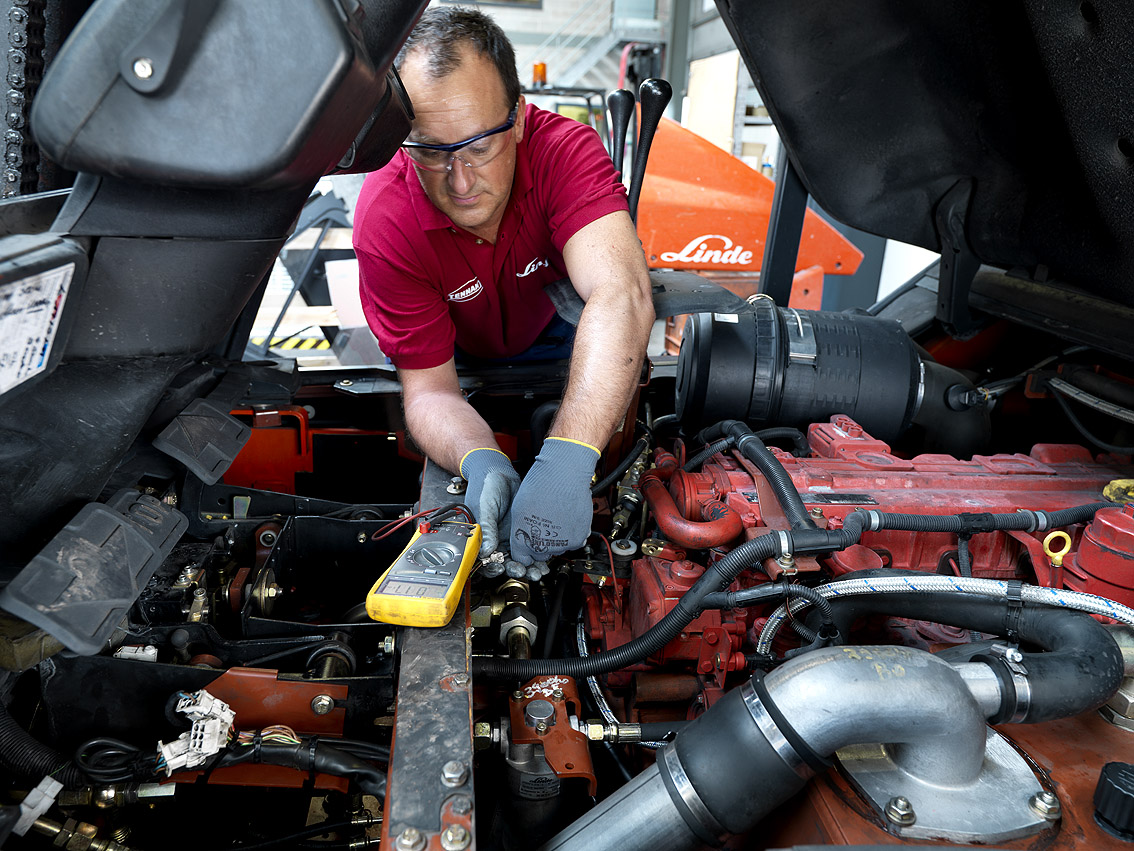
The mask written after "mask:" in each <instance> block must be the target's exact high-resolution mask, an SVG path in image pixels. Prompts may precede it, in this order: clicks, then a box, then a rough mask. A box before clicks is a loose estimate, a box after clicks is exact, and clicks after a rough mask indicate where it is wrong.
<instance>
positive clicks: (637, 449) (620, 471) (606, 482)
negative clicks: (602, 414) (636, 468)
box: [591, 437, 650, 496]
mask: <svg viewBox="0 0 1134 851" xmlns="http://www.w3.org/2000/svg"><path fill="white" fill-rule="evenodd" d="M649 448H650V439H649V438H648V437H639V438H638V442H637V443H635V444H634V446H633V448H632V449H631V450H630V453H629V454H628V455H627V456H626V457H625V458H623V459H622V461H621V462H619V464H618V466H617V467H615V468H614V469H613V470H611V471H610V472H609V473H608V474H607V476H606V478H604V479H603V480H602V481H601V482H599V483H598V484H596V485H595V486H594V487H592V488H591V496H599V495H600V494H602V493H603V492H604V491H605V490H606V489H607V488H608V487H610V486H611V485H613V484H614V483H615V482H617V481H618V480H619V479H621V478H622V477H623V476H624V475H626V471H627V470H629V469H630V468H631V467H632V466H633V465H634V462H635V461H637V460H638V458H639V457H640V456H641V454H642V453H643V452H645V451H646V450H647V449H649Z"/></svg>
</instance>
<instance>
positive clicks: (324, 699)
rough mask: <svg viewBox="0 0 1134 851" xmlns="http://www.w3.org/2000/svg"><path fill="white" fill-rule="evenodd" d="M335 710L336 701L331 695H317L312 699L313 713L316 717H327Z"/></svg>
mask: <svg viewBox="0 0 1134 851" xmlns="http://www.w3.org/2000/svg"><path fill="white" fill-rule="evenodd" d="M334 708H335V699H334V698H333V697H331V696H330V695H329V694H317V695H315V696H314V697H313V698H311V711H312V712H314V713H315V714H316V715H326V714H327V713H328V712H330V711H331V710H332V709H334Z"/></svg>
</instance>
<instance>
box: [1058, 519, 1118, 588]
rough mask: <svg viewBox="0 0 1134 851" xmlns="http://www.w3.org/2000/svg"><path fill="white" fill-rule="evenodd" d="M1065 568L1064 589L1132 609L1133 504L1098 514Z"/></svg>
mask: <svg viewBox="0 0 1134 851" xmlns="http://www.w3.org/2000/svg"><path fill="white" fill-rule="evenodd" d="M1065 568H1066V569H1065V570H1064V572H1063V584H1064V586H1065V587H1067V588H1072V589H1074V590H1075V591H1086V592H1087V593H1088V594H1098V595H1099V596H1100V597H1107V598H1109V599H1111V600H1114V601H1115V602H1118V603H1122V604H1123V605H1126V606H1132V605H1134V504H1130V505H1124V506H1123V507H1122V508H1104V509H1102V511H1099V512H1098V513H1097V514H1096V515H1095V519H1094V520H1093V521H1092V522H1091V524H1090V525H1089V526H1088V527H1087V530H1086V531H1085V532H1084V533H1083V539H1082V541H1081V542H1080V543H1079V549H1078V551H1077V552H1076V553H1075V556H1074V558H1073V559H1072V561H1071V564H1070V565H1066V564H1065Z"/></svg>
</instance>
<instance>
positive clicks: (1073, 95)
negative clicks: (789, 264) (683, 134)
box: [718, 0, 1134, 304]
mask: <svg viewBox="0 0 1134 851" xmlns="http://www.w3.org/2000/svg"><path fill="white" fill-rule="evenodd" d="M718 6H719V8H720V9H721V12H722V15H723V17H724V19H725V23H726V24H727V25H728V27H729V29H730V31H731V33H732V35H733V37H734V39H735V40H736V41H737V44H738V46H739V48H740V51H741V55H742V56H743V58H744V60H745V63H746V64H747V66H748V69H749V71H750V72H751V74H752V76H753V79H754V81H755V82H756V85H757V88H758V89H759V90H760V93H761V95H762V96H763V98H764V102H765V103H766V104H767V106H768V110H769V112H770V114H771V115H772V118H773V119H774V121H775V123H776V126H777V127H778V129H779V131H780V134H781V136H782V138H783V140H784V143H785V145H786V147H787V150H788V152H789V154H790V156H791V159H792V161H793V163H794V164H795V166H796V168H797V170H798V171H799V174H800V176H801V177H802V179H803V182H804V184H805V185H806V187H807V189H808V191H809V192H810V193H811V194H812V195H813V196H814V198H815V200H816V201H817V202H818V204H819V205H820V206H821V207H823V209H825V210H827V211H828V212H829V213H831V214H832V215H833V216H835V217H836V218H838V219H839V220H841V221H843V222H846V223H847V224H850V225H853V226H854V227H857V228H860V229H862V230H866V231H869V232H871V233H876V234H880V235H882V236H887V237H891V238H894V239H899V240H902V241H904V242H909V243H914V244H916V245H921V246H923V247H925V248H930V249H933V250H939V248H940V246H939V241H938V235H937V230H936V226H935V221H934V219H935V211H936V209H937V206H938V204H939V203H940V201H941V199H942V198H943V197H944V196H945V194H946V193H947V192H948V191H949V190H950V189H951V188H952V187H953V186H955V185H956V184H957V183H958V181H961V180H964V179H971V180H972V182H973V193H972V199H971V204H970V207H969V210H968V214H967V217H966V218H967V226H966V232H967V236H968V241H969V244H970V245H971V247H972V249H973V251H974V253H975V254H976V256H977V257H978V258H979V259H980V260H981V261H983V262H985V263H989V264H992V265H995V266H999V267H1001V268H1006V269H1011V268H1019V269H1022V270H1025V271H1027V272H1028V273H1029V274H1037V275H1038V277H1040V278H1042V277H1043V275H1044V270H1042V269H1040V270H1038V273H1037V268H1038V267H1046V272H1047V273H1048V274H1049V275H1050V276H1051V277H1052V278H1057V279H1062V280H1064V281H1067V282H1069V283H1073V284H1077V285H1079V286H1084V287H1087V288H1089V289H1091V290H1092V291H1093V292H1094V293H1095V294H1096V295H1103V296H1106V297H1108V298H1111V299H1114V300H1116V301H1120V302H1124V303H1126V304H1131V303H1134V287H1131V286H1130V269H1132V268H1134V204H1132V203H1131V198H1132V197H1134V101H1132V100H1131V99H1130V96H1129V92H1130V91H1131V90H1132V89H1134V64H1132V63H1131V62H1130V59H1129V58H1130V56H1131V55H1134V5H1132V4H1130V3H1129V2H1127V0H1097V2H1093V3H1080V2H1079V0H1055V2H1051V0H1027V2H1013V3H989V2H986V0H940V2H916V3H894V2H890V0H867V2H864V3H858V4H855V6H854V10H853V13H851V14H849V13H848V10H847V6H846V4H845V3H842V2H838V0H817V2H808V3H777V2H769V1H768V0H718Z"/></svg>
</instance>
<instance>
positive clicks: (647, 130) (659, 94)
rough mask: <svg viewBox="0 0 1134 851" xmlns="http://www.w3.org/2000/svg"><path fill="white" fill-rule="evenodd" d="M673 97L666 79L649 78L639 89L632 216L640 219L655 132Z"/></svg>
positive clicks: (632, 187) (671, 89)
mask: <svg viewBox="0 0 1134 851" xmlns="http://www.w3.org/2000/svg"><path fill="white" fill-rule="evenodd" d="M672 97H673V87H672V86H670V84H669V83H667V82H666V81H665V80H656V79H649V80H646V81H644V82H643V83H642V85H641V87H640V88H639V89H638V99H639V101H640V102H641V104H642V115H641V119H640V128H639V130H638V146H637V150H635V151H634V170H633V172H632V173H631V175H630V218H632V219H633V220H634V221H635V222H637V221H638V197H639V196H640V195H641V194H642V179H643V178H644V177H645V176H646V161H647V159H648V158H649V156H650V146H651V145H652V144H653V143H654V133H656V132H657V129H658V124H660V123H661V118H662V113H663V112H665V108H666V106H668V105H669V100H670V98H672Z"/></svg>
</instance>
